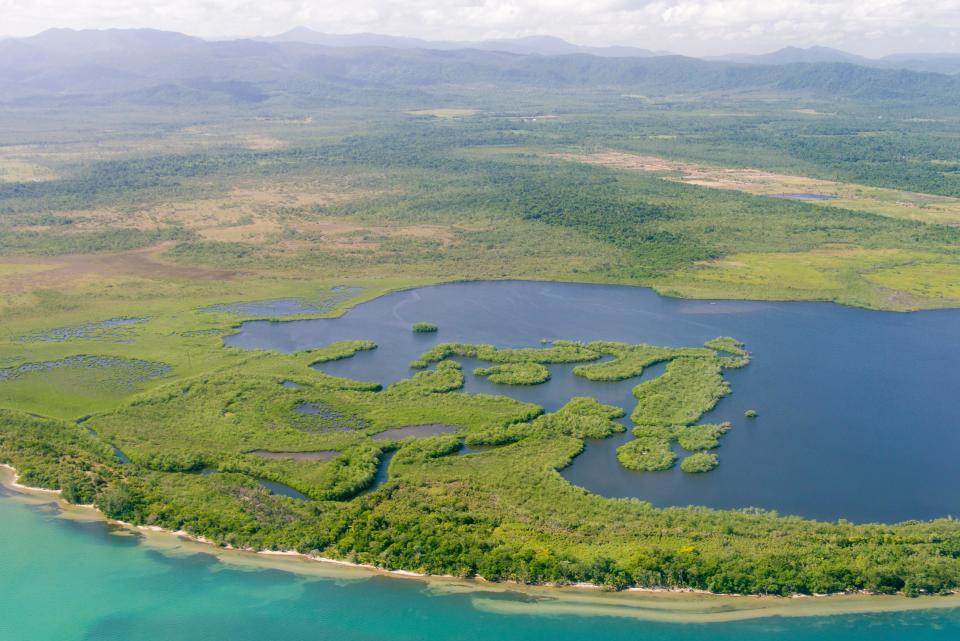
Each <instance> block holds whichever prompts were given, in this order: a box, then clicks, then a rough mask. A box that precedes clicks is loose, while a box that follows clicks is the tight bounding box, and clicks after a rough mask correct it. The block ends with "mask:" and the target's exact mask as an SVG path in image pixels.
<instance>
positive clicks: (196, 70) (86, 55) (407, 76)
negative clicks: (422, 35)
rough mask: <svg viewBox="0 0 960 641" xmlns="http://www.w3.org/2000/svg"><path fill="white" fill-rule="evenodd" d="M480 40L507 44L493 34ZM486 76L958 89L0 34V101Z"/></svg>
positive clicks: (645, 64)
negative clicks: (4, 36) (0, 37)
mask: <svg viewBox="0 0 960 641" xmlns="http://www.w3.org/2000/svg"><path fill="white" fill-rule="evenodd" d="M364 37H366V36H364ZM507 43H509V44H511V45H513V46H516V47H521V48H522V47H524V46H525V47H527V48H531V47H532V48H536V49H543V48H544V47H546V46H547V45H548V44H549V45H550V46H555V47H560V48H562V47H563V46H565V45H562V44H560V43H563V41H554V40H549V41H547V42H545V41H544V40H543V39H541V38H536V39H533V40H530V39H520V40H519V41H517V40H512V41H507ZM488 46H491V47H502V46H506V45H504V44H503V42H502V41H497V42H494V43H492V44H491V43H488ZM570 46H575V45H570ZM494 86H495V87H503V88H504V89H510V88H517V89H524V90H529V89H542V90H548V89H563V90H566V89H571V88H580V87H589V88H605V89H612V90H615V91H638V92H643V93H648V94H654V95H663V94H668V93H675V92H687V93H695V92H709V91H736V92H750V91H755V92H771V91H774V92H792V93H797V94H804V95H820V96H828V97H831V98H844V97H848V98H856V99H864V100H900V101H904V102H909V103H910V104H921V103H934V104H948V105H954V104H957V102H958V101H960V77H957V76H946V75H940V74H933V73H917V72H913V71H905V70H899V69H897V70H889V69H878V68H872V67H864V66H860V65H854V64H850V63H846V62H803V63H792V64H789V63H788V64H776V65H775V64H767V65H759V64H742V63H734V62H721V61H703V60H698V59H695V58H686V57H682V56H657V57H636V56H633V57H630V56H623V57H609V56H598V55H593V54H587V53H582V52H577V53H559V54H557V53H554V54H546V53H544V54H536V55H531V54H523V53H518V52H506V51H500V50H496V49H494V50H481V49H476V48H473V49H451V50H438V49H429V48H414V47H392V48H388V47H382V46H378V47H373V46H330V45H320V44H311V43H304V42H264V41H256V40H231V41H222V42H208V41H204V40H200V39H197V38H191V37H189V36H184V35H182V34H177V33H169V32H160V31H151V30H106V31H71V30H62V29H58V30H51V31H46V32H44V33H42V34H39V35H37V36H34V37H32V38H22V39H7V40H3V41H0V102H4V103H8V104H107V103H115V102H122V101H129V102H138V103H144V104H151V105H159V104H181V103H184V102H232V103H242V104H254V103H261V102H266V101H270V100H273V101H283V100H293V101H296V102H297V103H298V104H320V103H325V104H326V103H331V102H344V101H346V102H349V101H350V100H353V99H354V97H353V96H354V95H359V94H361V93H366V94H370V95H374V94H376V95H383V94H385V93H386V94H390V95H394V96H399V95H414V94H416V93H418V92H424V91H433V90H436V89H437V88H455V87H473V88H477V87H480V88H483V89H484V90H487V89H488V88H489V87H494Z"/></svg>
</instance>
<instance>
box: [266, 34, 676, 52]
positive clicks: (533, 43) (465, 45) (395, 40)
mask: <svg viewBox="0 0 960 641" xmlns="http://www.w3.org/2000/svg"><path fill="white" fill-rule="evenodd" d="M257 39H258V40H262V41H264V42H303V43H306V44H315V45H323V46H327V47H388V48H392V49H435V50H438V51H453V50H457V49H479V50H481V51H504V52H507V53H516V54H521V55H542V56H558V55H565V54H574V53H586V54H590V55H594V56H604V57H625V58H629V57H638V58H646V57H650V56H659V55H670V54H669V52H666V51H651V50H649V49H639V48H637V47H589V46H584V45H576V44H573V43H570V42H567V41H566V40H563V39H562V38H555V37H553V36H527V37H524V38H503V39H496V40H480V41H455V40H423V39H420V38H406V37H403V36H385V35H381V34H376V33H352V34H330V33H322V32H319V31H314V30H313V29H308V28H306V27H296V28H294V29H291V30H290V31H286V32H284V33H281V34H278V35H276V36H270V37H266V38H257Z"/></svg>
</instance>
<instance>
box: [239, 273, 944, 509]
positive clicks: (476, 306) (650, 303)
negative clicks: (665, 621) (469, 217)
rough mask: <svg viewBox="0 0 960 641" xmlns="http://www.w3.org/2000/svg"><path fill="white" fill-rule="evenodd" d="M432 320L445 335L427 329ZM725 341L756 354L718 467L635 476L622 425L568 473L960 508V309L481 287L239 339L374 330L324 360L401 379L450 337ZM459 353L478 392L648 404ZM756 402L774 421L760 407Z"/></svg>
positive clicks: (582, 481) (401, 298)
mask: <svg viewBox="0 0 960 641" xmlns="http://www.w3.org/2000/svg"><path fill="white" fill-rule="evenodd" d="M422 320H426V321H429V322H432V323H435V324H437V325H438V326H439V332H437V333H436V334H416V333H414V332H412V331H411V329H410V328H411V325H412V323H414V322H416V321H422ZM721 335H730V336H734V337H735V338H738V339H740V340H742V341H744V342H746V344H747V347H748V349H750V351H751V352H752V353H753V362H752V363H751V364H750V365H749V366H748V367H746V368H744V369H742V370H735V371H728V372H727V373H726V376H727V378H728V380H729V381H730V383H731V385H732V388H733V394H732V395H731V396H729V397H727V398H725V399H724V400H722V401H721V402H720V403H719V405H718V406H717V408H716V409H715V410H714V411H713V412H711V413H710V414H708V415H707V416H706V417H705V419H704V420H705V421H707V422H720V421H727V420H729V421H731V422H732V423H733V429H732V430H731V431H730V432H729V433H728V434H727V435H726V436H725V437H724V438H723V440H722V445H721V447H720V448H719V450H717V453H718V454H719V456H720V466H719V467H718V468H717V469H716V470H714V471H712V472H710V473H709V474H703V475H688V474H684V473H683V472H681V471H680V470H679V469H673V470H671V471H668V472H656V473H638V472H630V471H627V470H625V469H623V468H622V467H621V466H620V465H619V464H618V463H617V461H616V458H615V454H614V452H615V450H616V447H617V446H618V445H619V444H622V443H623V442H625V441H626V440H628V439H629V438H631V437H630V435H629V434H623V435H618V436H615V437H613V438H611V439H608V440H605V441H594V442H589V443H588V445H587V448H586V451H585V452H584V453H583V454H581V455H580V456H579V457H577V459H575V460H574V463H573V464H572V465H571V466H570V467H569V468H567V469H566V470H564V471H563V474H564V476H565V477H566V478H568V479H569V480H570V481H571V482H573V483H575V484H577V485H580V486H582V487H585V488H587V489H589V490H591V491H594V492H597V493H599V494H603V495H606V496H635V497H638V498H642V499H645V500H649V501H651V502H653V503H654V504H655V505H707V506H711V507H718V508H740V507H759V508H765V509H772V510H777V511H779V512H780V513H782V514H799V515H802V516H807V517H811V518H818V519H828V520H835V519H838V518H846V519H849V520H851V521H856V522H864V521H886V522H892V521H900V520H905V519H927V518H935V517H940V516H947V515H958V514H960V494H958V493H956V492H953V491H951V490H949V489H948V488H953V487H957V486H958V484H960V466H957V465H956V464H955V456H954V453H955V452H956V451H958V449H960V430H958V429H957V416H958V410H960V401H958V400H957V399H960V395H958V394H957V392H958V390H960V311H956V310H946V311H933V312H919V313H913V314H900V313H892V312H874V311H866V310H859V309H851V308H847V307H842V306H839V305H833V304H829V303H767V302H750V301H691V300H677V299H670V298H664V297H661V296H658V295H657V294H656V293H654V292H652V291H650V290H646V289H639V288H631V287H618V286H604V285H583V284H563V283H537V282H482V283H463V284H451V285H441V286H436V287H426V288H421V289H417V290H412V291H407V292H400V293H396V294H392V295H389V296H384V297H382V298H380V299H377V300H374V301H371V302H369V303H365V304H363V305H360V306H359V307H356V308H354V309H352V310H350V311H349V312H347V313H346V314H345V315H344V316H342V317H341V318H337V319H326V320H310V321H291V322H263V321H255V322H248V323H244V324H243V326H242V328H241V330H240V331H239V332H238V333H237V334H235V335H233V336H230V337H227V338H226V339H225V342H226V343H227V344H229V345H236V346H239V347H245V348H269V349H276V350H280V351H285V352H291V351H296V350H302V349H308V348H311V347H317V346H320V345H325V344H327V343H330V342H332V341H336V340H346V339H371V340H374V341H376V342H377V344H378V345H379V347H378V348H377V349H376V350H373V351H369V352H361V353H358V354H357V355H356V356H354V357H352V358H348V359H344V360H341V361H336V362H332V363H327V364H324V365H322V366H321V367H322V369H323V370H324V371H326V372H329V373H331V374H335V375H338V376H347V377H350V378H355V379H359V380H373V381H378V382H381V383H390V382H393V381H396V380H398V379H401V378H405V377H407V376H409V375H410V374H411V373H412V372H411V370H410V369H409V368H408V364H409V362H410V361H411V360H413V359H414V358H416V357H417V356H419V355H420V354H421V353H422V352H423V351H425V350H427V349H429V348H430V347H431V346H432V345H434V344H436V343H437V342H443V341H463V342H471V343H493V344H496V345H499V346H507V347H521V346H531V347H536V346H539V345H540V344H541V343H540V341H541V339H548V340H555V339H570V340H584V341H589V340H618V341H627V342H632V343H639V342H647V343H653V344H657V345H674V346H697V345H702V344H703V342H704V341H706V340H709V339H711V338H714V337H716V336H721ZM461 360H463V362H464V373H465V375H466V390H467V391H470V392H493V393H500V394H508V395H510V396H513V397H515V398H518V399H521V400H525V401H532V402H535V403H538V404H540V405H542V406H544V407H545V408H546V409H547V410H552V409H556V408H557V407H559V406H561V405H563V404H564V403H565V402H566V401H567V400H569V398H570V397H571V396H577V395H586V396H594V397H597V398H598V399H600V400H601V401H603V402H605V403H611V404H615V405H619V406H621V407H623V408H624V409H625V410H627V412H629V411H630V410H631V409H632V407H633V403H634V399H633V398H632V396H631V394H630V390H631V389H632V387H633V386H634V385H635V384H636V383H637V380H636V379H634V380H630V381H624V382H620V383H594V382H590V381H587V380H585V379H581V378H579V377H575V376H573V375H572V374H571V372H570V370H571V369H572V366H551V367H550V370H551V373H552V379H551V380H550V381H549V382H547V383H544V384H542V385H534V386H524V387H520V386H502V385H495V384H493V383H490V382H489V381H487V380H485V379H482V378H477V377H475V376H473V374H472V368H473V367H474V366H475V363H474V362H473V361H469V360H467V359H461ZM646 375H647V376H652V375H656V371H654V372H648V373H647V374H646ZM747 409H756V410H758V412H759V417H758V418H756V419H749V420H748V419H745V418H744V416H743V414H744V411H746V410H747ZM879 497H882V500H879Z"/></svg>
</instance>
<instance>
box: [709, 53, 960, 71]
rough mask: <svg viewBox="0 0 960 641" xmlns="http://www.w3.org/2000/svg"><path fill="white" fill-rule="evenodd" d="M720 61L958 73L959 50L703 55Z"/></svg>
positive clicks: (959, 63) (959, 68)
mask: <svg viewBox="0 0 960 641" xmlns="http://www.w3.org/2000/svg"><path fill="white" fill-rule="evenodd" d="M704 60H712V61H719V62H739V63H742V64H750V65H790V64H798V63H825V62H842V63H848V64H854V65H859V66H861V67H875V68H878V69H907V70H909V71H918V72H927V73H944V74H955V73H960V54H935V53H934V54H930V53H927V54H911V53H900V54H893V55H890V56H885V57H883V58H866V57H864V56H858V55H855V54H852V53H847V52H846V51H841V50H840V49H832V48H830V47H808V48H806V49H804V48H800V47H784V48H783V49H778V50H777V51H773V52H771V53H764V54H743V53H734V54H728V55H725V56H714V57H708V58H704Z"/></svg>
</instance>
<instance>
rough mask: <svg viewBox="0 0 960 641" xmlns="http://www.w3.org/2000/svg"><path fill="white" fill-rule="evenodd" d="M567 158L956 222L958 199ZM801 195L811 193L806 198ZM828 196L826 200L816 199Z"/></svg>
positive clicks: (734, 170) (671, 165) (633, 159)
mask: <svg viewBox="0 0 960 641" xmlns="http://www.w3.org/2000/svg"><path fill="white" fill-rule="evenodd" d="M562 157H563V158H566V159H568V160H573V161H577V162H584V163H589V164H595V165H601V166H604V167H612V168H616V169H623V170H632V171H645V172H652V173H654V174H657V175H660V176H661V177H662V178H663V179H664V180H671V181H676V182H680V183H683V184H685V185H698V186H701V187H709V188H711V189H728V190H732V191H740V192H743V193H747V194H754V195H758V196H772V197H794V198H795V199H797V200H804V201H806V202H809V203H811V204H814V205H818V206H821V207H839V208H842V209H849V210H855V211H863V212H868V213H871V214H877V215H880V216H890V217H892V218H904V219H907V220H917V221H920V222H925V223H934V224H941V225H958V224H960V198H951V197H948V196H940V195H935V194H922V193H913V192H908V191H901V190H896V189H885V188H882V187H873V186H869V185H857V184H854V183H845V182H838V181H832V180H822V179H819V178H810V177H807V176H791V175H786V174H779V173H775V172H770V171H762V170H758V169H748V168H742V167H718V166H710V165H703V164H699V163H694V162H689V161H683V160H674V159H669V158H661V157H657V156H640V155H636V154H625V153H622V152H606V153H594V154H588V155H582V156H577V155H565V156H562ZM804 196H811V197H809V198H804ZM817 196H821V197H822V196H826V197H827V198H817Z"/></svg>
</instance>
